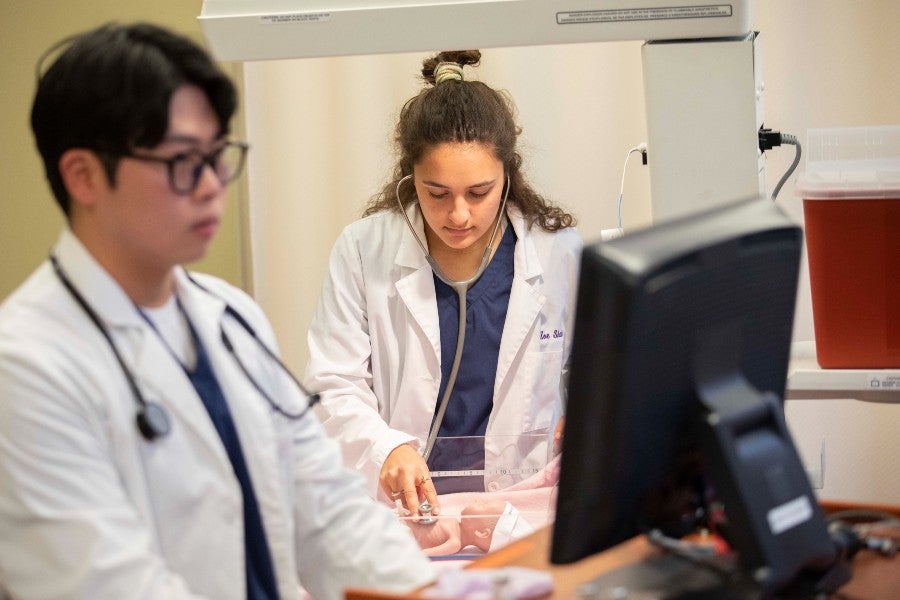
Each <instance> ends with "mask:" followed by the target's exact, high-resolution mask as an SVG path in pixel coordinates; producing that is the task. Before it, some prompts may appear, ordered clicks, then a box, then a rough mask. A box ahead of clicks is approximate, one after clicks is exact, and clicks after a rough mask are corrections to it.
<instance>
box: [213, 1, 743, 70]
mask: <svg viewBox="0 0 900 600" xmlns="http://www.w3.org/2000/svg"><path fill="white" fill-rule="evenodd" d="M753 8H754V2H753V1H752V0H730V1H728V2H709V1H703V0H701V1H700V2H696V1H694V2H686V1H685V0H553V1H549V0H455V1H439V0H431V1H430V2H429V1H427V0H424V1H423V0H390V1H385V0H382V1H377V0H355V1H351V0H204V2H203V8H202V9H201V13H200V17H199V19H200V25H201V27H202V29H203V32H204V34H205V35H206V38H207V40H208V42H209V47H210V50H211V51H212V53H213V55H214V56H215V57H216V58H217V59H219V60H223V61H243V60H266V59H282V58H303V57H317V56H318V57H321V56H345V55H357V54H384V53H391V52H418V51H432V50H442V49H449V48H498V47H506V46H533V45H543V44H565V43H583V42H602V41H617V40H669V39H695V38H722V37H734V36H743V35H746V34H748V33H749V32H750V31H751V28H752V23H753V20H754V15H753Z"/></svg>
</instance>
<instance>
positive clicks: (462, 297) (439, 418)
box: [396, 174, 510, 462]
mask: <svg viewBox="0 0 900 600" xmlns="http://www.w3.org/2000/svg"><path fill="white" fill-rule="evenodd" d="M412 177H413V176H412V174H409V175H406V176H405V177H403V178H401V179H400V181H398V182H397V188H396V196H397V204H398V205H399V207H400V214H401V215H403V218H404V220H405V221H406V225H407V227H409V231H410V233H412V236H413V238H415V240H416V243H418V244H419V247H420V248H421V249H422V252H423V253H424V254H425V260H427V261H428V264H429V265H430V266H431V270H432V271H433V272H434V274H435V275H437V277H438V279H440V280H441V281H443V282H444V283H446V284H447V285H449V286H450V287H452V288H453V289H454V290H456V295H457V296H458V297H459V329H458V332H457V334H456V354H455V355H454V357H453V365H452V366H451V367H450V374H449V375H448V377H447V387H445V388H444V394H443V396H441V399H440V403H439V404H438V409H437V414H435V417H434V421H433V422H432V424H431V429H430V431H429V432H428V439H427V440H426V442H425V448H424V450H423V451H422V458H423V459H424V460H425V462H428V457H429V456H431V451H432V450H433V449H434V444H435V442H436V441H437V434H438V431H440V428H441V423H443V421H444V414H445V413H446V412H447V405H448V404H449V403H450V394H452V393H453V387H454V385H455V384H456V376H457V374H458V373H459V363H460V362H461V361H462V352H463V346H464V345H465V342H466V292H467V291H468V289H469V286H471V285H472V284H473V283H475V282H476V281H478V279H479V278H480V277H481V276H482V275H483V274H484V271H485V269H487V266H488V263H489V262H490V259H491V252H492V251H493V248H494V241H495V240H496V238H497V232H498V231H499V230H500V224H501V223H502V221H503V215H504V214H505V213H504V210H505V209H506V199H507V198H508V197H509V187H510V185H509V175H507V176H506V187H505V189H504V191H503V201H502V202H501V203H500V209H499V210H498V211H497V222H496V223H495V224H494V231H493V232H492V233H491V239H490V241H488V244H487V247H486V248H485V249H484V254H483V255H482V257H481V263H480V264H479V265H478V268H477V269H475V273H473V274H472V276H471V277H469V278H468V279H465V280H462V281H456V280H453V279H450V278H449V277H447V275H445V274H444V271H443V270H442V269H441V267H440V266H439V265H438V264H437V261H436V260H434V257H433V256H431V254H430V253H429V252H428V248H427V247H426V246H425V244H424V243H423V242H422V240H421V239H419V235H418V234H417V233H416V229H415V227H413V224H412V221H410V220H409V215H407V214H406V210H405V209H404V207H403V201H402V200H401V199H400V186H401V185H403V183H404V182H405V181H407V180H409V179H412ZM423 218H424V217H423Z"/></svg>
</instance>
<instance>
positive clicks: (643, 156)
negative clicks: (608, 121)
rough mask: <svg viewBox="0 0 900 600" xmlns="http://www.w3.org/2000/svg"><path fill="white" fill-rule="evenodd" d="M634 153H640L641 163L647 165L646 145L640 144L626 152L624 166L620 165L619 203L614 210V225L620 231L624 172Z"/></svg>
mask: <svg viewBox="0 0 900 600" xmlns="http://www.w3.org/2000/svg"><path fill="white" fill-rule="evenodd" d="M635 152H640V153H641V162H642V163H643V164H645V165H646V164H647V144H645V143H643V142H642V143H640V144H638V145H637V146H635V147H634V148H632V149H631V150H629V151H628V154H626V155H625V164H624V165H622V184H621V185H620V186H619V201H618V206H617V208H616V223H617V227H618V228H619V229H620V230H621V229H622V197H623V196H624V194H625V170H626V169H627V168H628V158H629V157H630V156H631V155H632V154H633V153H635Z"/></svg>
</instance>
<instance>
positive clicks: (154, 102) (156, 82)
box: [31, 23, 237, 216]
mask: <svg viewBox="0 0 900 600" xmlns="http://www.w3.org/2000/svg"><path fill="white" fill-rule="evenodd" d="M59 48H64V49H63V50H62V52H61V53H60V54H59V56H58V57H57V58H56V59H55V60H54V61H53V64H52V65H51V66H50V67H49V68H47V69H46V71H44V72H43V73H40V69H41V66H42V65H41V63H43V62H44V61H45V60H46V58H47V57H48V56H49V55H50V54H53V53H55V52H56V51H57V50H58V49H59ZM38 71H39V72H38V82H37V91H36V93H35V97H34V104H33V105H32V109H31V128H32V131H33V132H34V137H35V142H36V144H37V147H38V151H39V152H40V154H41V158H42V159H43V161H44V170H45V172H46V176H47V180H48V181H49V183H50V188H51V190H52V191H53V195H54V196H55V197H56V201H57V203H58V204H59V205H60V207H61V208H62V210H63V212H64V213H65V214H66V215H67V216H68V215H69V210H70V206H69V204H70V200H69V194H68V192H67V191H66V188H65V185H64V184H63V181H62V177H61V175H60V172H59V159H60V157H61V156H62V154H63V153H64V152H66V151H67V150H69V149H71V148H86V149H88V150H92V151H94V152H96V153H97V155H98V156H99V157H100V159H101V160H102V161H103V164H104V167H105V169H106V173H107V176H108V177H109V179H110V182H111V183H112V184H115V173H116V167H117V166H118V161H119V157H120V156H122V155H123V154H127V153H129V152H130V151H132V150H133V149H134V148H138V147H143V148H152V147H153V146H156V145H157V144H159V143H160V142H161V141H162V139H163V137H164V136H165V134H166V131H167V130H168V127H169V101H170V99H171V97H172V95H173V94H174V93H175V91H176V90H177V89H178V88H179V87H181V86H182V85H184V84H192V85H196V86H197V87H199V88H200V89H202V90H203V91H204V93H205V94H206V96H207V98H208V99H209V102H210V104H211V105H212V108H213V110H214V111H215V113H216V116H217V117H218V119H219V123H220V128H221V131H220V134H222V135H224V134H227V133H228V131H229V121H230V120H231V116H232V115H233V114H234V111H235V109H236V108H237V92H236V89H235V86H234V84H233V83H232V82H231V80H230V79H229V78H228V76H227V75H226V74H225V73H224V72H223V71H222V70H221V69H220V68H219V67H218V66H217V65H216V64H215V63H214V62H213V60H212V58H211V57H210V56H209V54H208V53H207V52H206V51H205V50H204V49H203V48H201V47H200V46H199V45H197V44H196V43H195V42H194V41H192V40H191V39H189V38H187V37H185V36H183V35H179V34H176V33H173V32H171V31H168V30H166V29H163V28H161V27H159V26H156V25H152V24H148V23H135V24H131V25H119V24H116V23H108V24H106V25H102V26H101V27H98V28H96V29H93V30H90V31H88V32H85V33H82V34H79V35H76V36H73V37H71V38H66V39H64V40H62V41H61V42H59V43H57V44H56V45H55V46H53V47H52V48H51V49H50V50H48V52H47V53H45V54H44V56H43V57H42V58H41V61H40V62H39V64H38Z"/></svg>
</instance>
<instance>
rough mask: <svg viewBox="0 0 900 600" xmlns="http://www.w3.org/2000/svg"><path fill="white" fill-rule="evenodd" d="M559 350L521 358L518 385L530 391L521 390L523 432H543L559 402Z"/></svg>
mask: <svg viewBox="0 0 900 600" xmlns="http://www.w3.org/2000/svg"><path fill="white" fill-rule="evenodd" d="M562 356H563V353H562V351H561V350H555V351H543V352H529V353H528V354H527V355H526V357H525V363H526V365H525V367H526V368H525V374H526V375H527V376H526V377H523V378H521V379H520V380H519V381H520V383H519V385H521V386H523V387H524V386H527V385H528V382H531V388H530V389H526V390H523V391H524V393H523V394H522V396H523V397H524V398H525V399H526V400H527V402H526V409H527V412H526V413H525V415H524V417H525V419H524V428H523V431H524V432H530V431H546V430H548V429H549V428H550V424H551V423H552V421H553V415H554V409H555V408H556V406H557V405H558V404H559V402H560V396H559V390H560V385H559V379H560V376H561V374H562Z"/></svg>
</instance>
